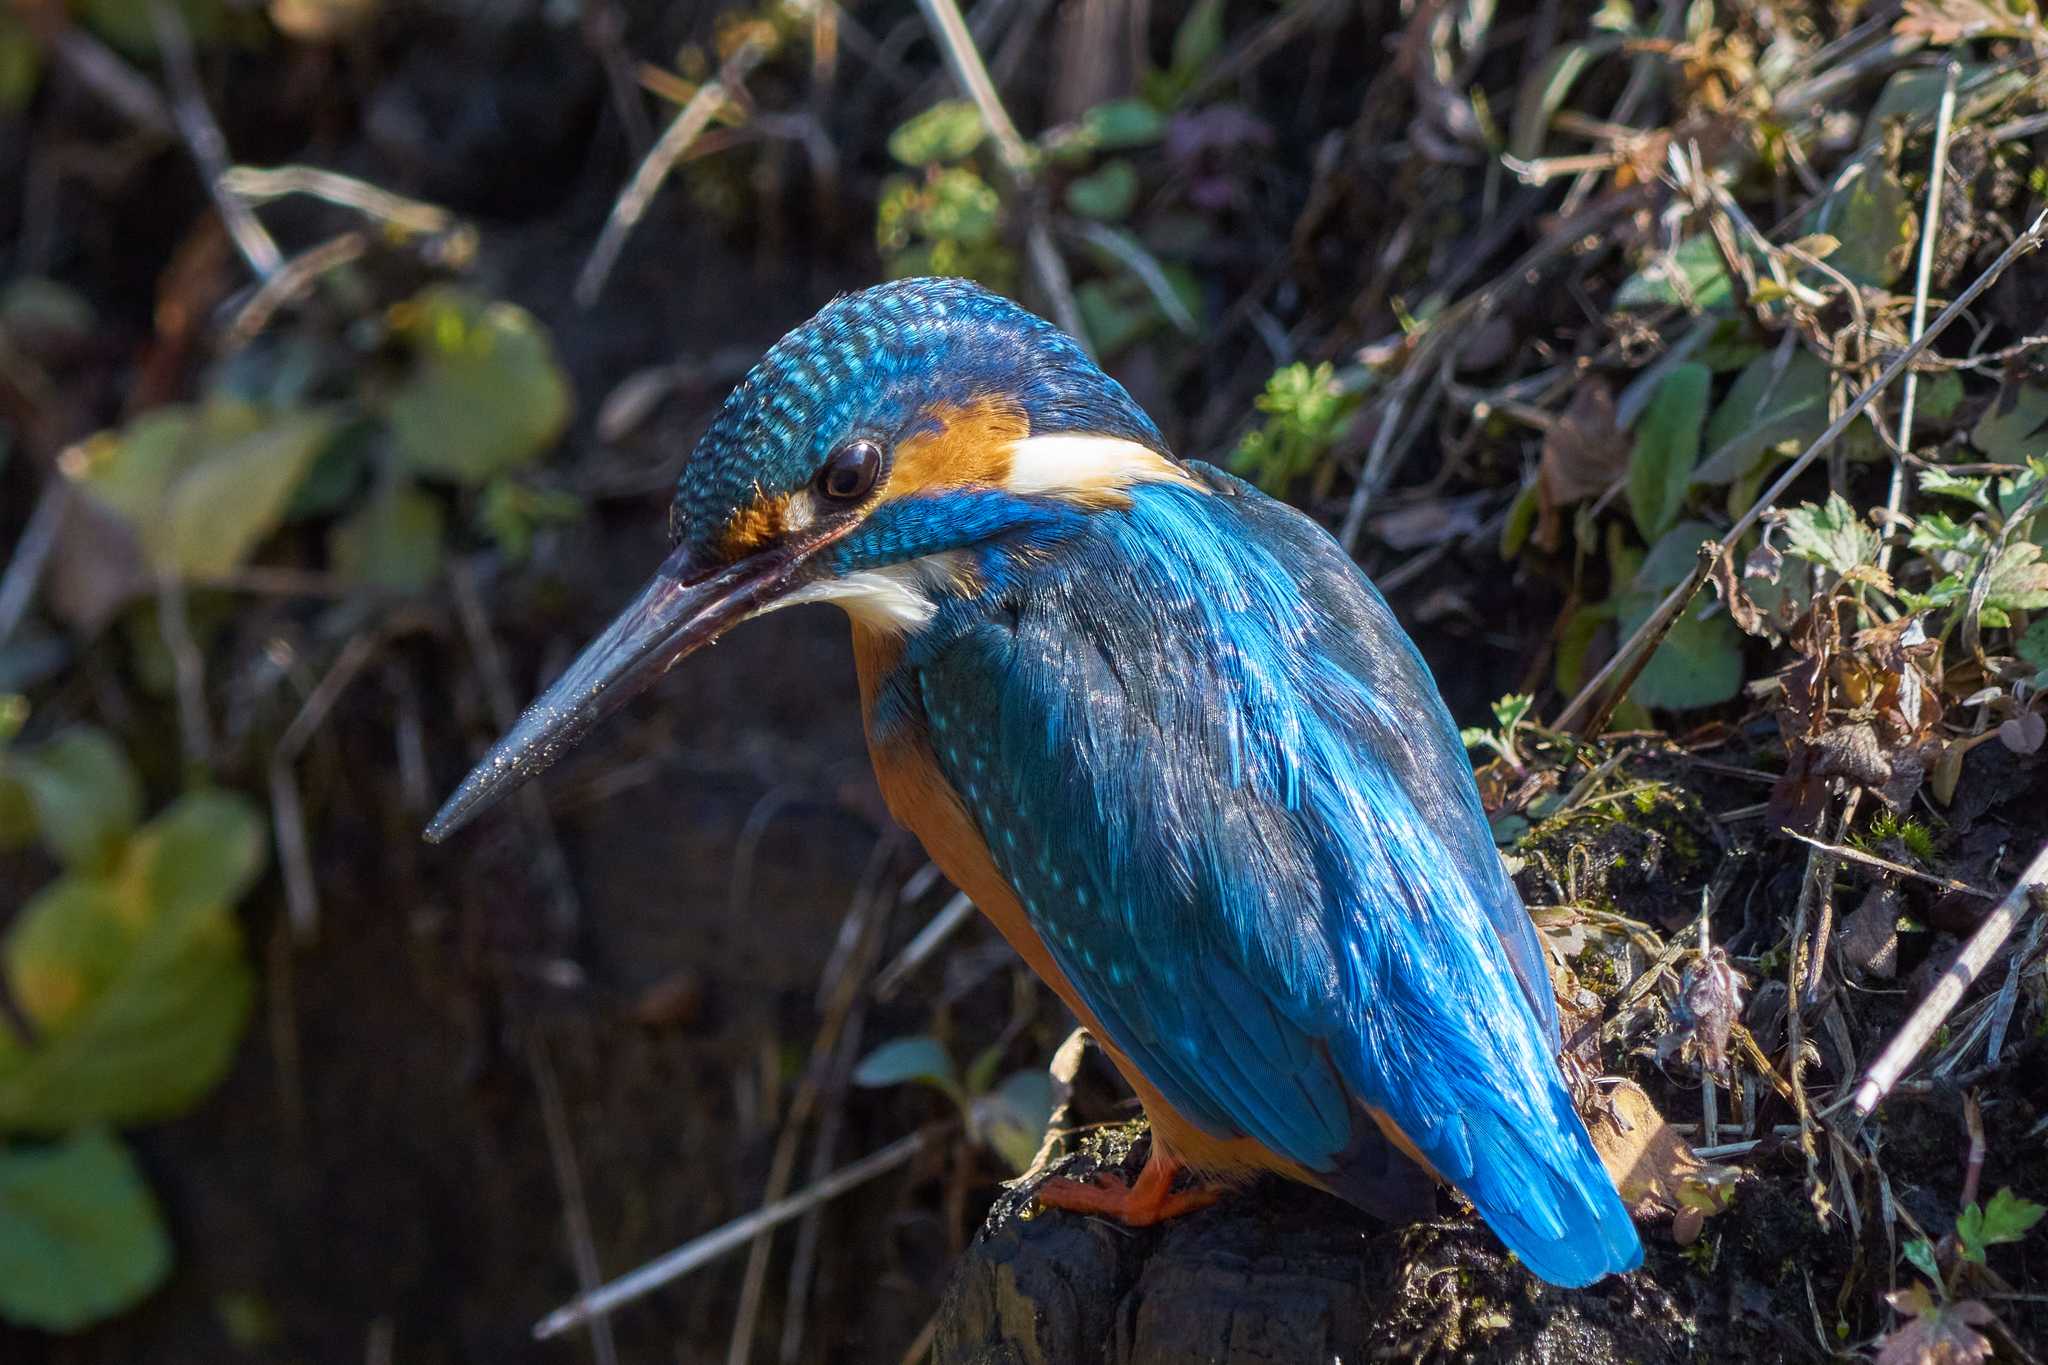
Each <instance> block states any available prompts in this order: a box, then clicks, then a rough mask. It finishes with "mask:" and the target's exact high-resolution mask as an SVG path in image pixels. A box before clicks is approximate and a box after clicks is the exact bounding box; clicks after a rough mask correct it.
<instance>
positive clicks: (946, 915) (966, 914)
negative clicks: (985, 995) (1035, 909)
mask: <svg viewBox="0 0 2048 1365" xmlns="http://www.w3.org/2000/svg"><path fill="white" fill-rule="evenodd" d="M972 918H974V902H973V901H971V900H969V899H967V893H966V892H965V891H955V892H954V893H953V899H951V900H949V901H947V902H946V904H945V906H944V907H943V908H941V909H940V911H939V913H938V914H936V915H933V916H932V917H931V922H930V923H928V924H926V925H925V926H924V928H922V929H920V930H918V931H917V937H916V938H913V939H912V940H910V942H909V944H908V945H907V946H905V948H904V949H903V951H902V952H900V953H898V954H897V955H896V960H895V961H894V962H891V963H890V964H889V965H888V966H887V967H885V968H883V969H882V973H881V975H880V976H877V977H876V978H875V999H877V1000H882V1001H887V1000H891V999H894V998H895V995H896V992H897V991H899V990H901V989H903V983H904V981H905V980H907V979H908V978H909V976H910V974H911V973H912V972H914V971H916V970H917V969H918V968H919V967H922V966H923V965H924V962H925V959H926V958H928V957H930V956H931V955H932V954H933V953H935V952H937V951H938V950H939V945H941V944H942V943H944V942H945V941H946V940H947V939H949V938H951V937H952V936H953V935H954V933H956V932H957V931H958V930H959V928H960V926H961V925H963V924H965V923H967V921H968V920H970V919H972Z"/></svg>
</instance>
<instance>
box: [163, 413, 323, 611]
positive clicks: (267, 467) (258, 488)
mask: <svg viewBox="0 0 2048 1365" xmlns="http://www.w3.org/2000/svg"><path fill="white" fill-rule="evenodd" d="M333 432H334V414H332V413H330V412H322V411H319V410H306V411H301V412H287V413H284V414H281V415H280V416H279V417H278V418H277V420H275V421H273V422H271V423H269V424H267V425H266V426H264V427H263V428H262V429H261V430H259V431H255V432H251V433H250V434H249V435H247V436H244V437H243V438H242V439H241V440H239V441H235V442H232V443H230V444H228V445H225V446H222V447H220V448H218V449H216V450H213V451H211V452H209V453H208V454H207V455H206V457H205V458H204V459H203V460H202V461H201V462H200V463H198V464H197V465H195V466H194V467H192V468H191V469H190V470H188V471H187V472H186V473H185V475H184V476H183V477H182V478H180V479H178V481H177V482H176V483H175V484H174V485H173V486H172V487H171V489H170V494H169V498H168V500H167V502H166V506H165V512H166V520H165V522H164V524H163V526H162V528H161V530H160V532H159V533H157V534H152V533H150V532H149V531H145V532H144V534H143V543H144V544H145V545H148V546H151V547H152V548H153V549H156V550H157V551H158V556H157V557H158V562H159V564H161V565H163V566H165V567H169V568H172V569H174V570H175V571H176V572H177V573H178V574H180V575H181V576H183V577H186V578H200V579H204V578H217V577H219V576H220V575H222V574H225V573H227V572H228V571H229V570H231V569H233V568H235V567H236V566H237V565H239V564H241V562H242V561H243V560H244V559H246V558H248V556H249V553H250V552H251V551H252V550H254V549H255V548H256V546H257V545H258V543H260V542H261V541H262V540H263V538H264V537H265V536H267V535H269V534H270V533H271V532H272V531H274V530H276V529H277V527H278V526H279V524H280V523H282V522H283V520H284V510H285V505H286V504H287V503H288V502H290V501H291V496H292V491H293V490H294V489H296V488H297V487H298V486H299V480H300V479H302V478H304V477H305V475H306V471H307V470H308V469H310V468H312V465H313V459H314V457H315V456H317V455H318V454H319V453H320V450H321V448H322V447H323V446H325V445H326V444H327V438H328V437H329V436H330V435H332V434H333Z"/></svg>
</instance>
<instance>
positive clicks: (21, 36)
mask: <svg viewBox="0 0 2048 1365" xmlns="http://www.w3.org/2000/svg"><path fill="white" fill-rule="evenodd" d="M42 75H43V49H42V45H41V44H40V43H38V42H37V41H36V40H35V36H34V35H33V34H31V33H30V32H29V27H28V25H27V24H25V23H23V22H22V21H21V17H20V16H19V15H18V14H16V13H15V12H14V11H13V10H12V9H0V112H4V113H9V114H18V113H20V112H21V111H22V110H24V109H26V108H27V107H28V102H29V101H30V100H31V99H33V98H35V93H36V85H37V83H38V82H39V81H40V80H41V79H42Z"/></svg>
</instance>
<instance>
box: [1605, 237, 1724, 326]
mask: <svg viewBox="0 0 2048 1365" xmlns="http://www.w3.org/2000/svg"><path fill="white" fill-rule="evenodd" d="M1673 271H1676V272H1677V274H1678V276H1679V277H1680V278H1681V279H1682V280H1683V281H1684V282H1685V286H1686V287H1685V290H1684V292H1683V293H1681V291H1680V290H1679V289H1678V287H1677V286H1676V285H1674V284H1673V283H1672V282H1671V274H1672V272H1673ZM1688 295H1690V297H1691V301H1692V302H1693V303H1695V304H1697V305H1698V306H1699V307H1700V308H1702V309H1704V310H1706V311H1707V312H1712V311H1713V310H1715V309H1716V308H1725V307H1726V306H1727V305H1728V303H1729V301H1730V300H1731V299H1732V298H1733V297H1734V294H1733V293H1732V292H1731V291H1730V290H1729V288H1728V271H1727V268H1726V267H1725V266H1723V265H1722V264H1721V250H1720V248H1719V247H1717V246H1715V245H1714V239H1713V237H1712V235H1711V234H1709V233H1704V232H1702V233H1700V234H1698V235H1697V236H1693V237H1688V238H1686V239H1685V240H1684V241H1682V242H1680V243H1679V244H1678V246H1677V248H1676V249H1675V250H1673V251H1672V252H1671V253H1670V254H1669V255H1664V254H1661V253H1660V254H1659V255H1658V256H1656V257H1655V258H1654V259H1652V260H1651V261H1650V263H1649V264H1648V265H1646V266H1644V267H1643V268H1642V269H1641V270H1639V271H1637V272H1636V273H1635V274H1634V275H1631V276H1630V277H1629V278H1628V279H1626V280H1623V281H1622V284H1621V288H1620V289H1618V290H1616V291H1615V294H1614V306H1615V307H1616V308H1621V309H1631V308H1669V307H1674V306H1677V305H1682V304H1684V303H1685V302H1686V297H1687V296H1688Z"/></svg>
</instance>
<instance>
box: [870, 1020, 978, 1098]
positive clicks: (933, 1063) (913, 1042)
mask: <svg viewBox="0 0 2048 1365" xmlns="http://www.w3.org/2000/svg"><path fill="white" fill-rule="evenodd" d="M852 1079H853V1083H854V1084H855V1085H860V1086H867V1087H870V1088H874V1087H878V1086H884V1085H902V1084H904V1083H905V1082H908V1081H916V1082H918V1083H919V1084H922V1085H929V1086H932V1087H934V1088H936V1089H939V1090H943V1091H945V1092H946V1093H947V1094H949V1095H952V1096H953V1097H954V1098H956V1099H957V1098H959V1096H960V1081H959V1078H958V1077H957V1075H956V1074H955V1073H954V1070H953V1057H952V1054H950V1053H948V1052H947V1051H946V1045H945V1044H944V1043H941V1042H940V1041H939V1040H938V1039H936V1038H931V1037H926V1036H924V1035H918V1036H916V1037H911V1038H891V1039H890V1040H889V1041H888V1042H886V1043H884V1044H882V1045H881V1046H880V1047H878V1048H876V1049H875V1050H874V1051H873V1052H870V1053H869V1054H868V1055H867V1056H865V1057H863V1058H861V1060H860V1065H858V1066H856V1067H855V1068H854V1069H853V1078H852Z"/></svg>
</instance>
